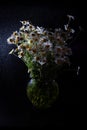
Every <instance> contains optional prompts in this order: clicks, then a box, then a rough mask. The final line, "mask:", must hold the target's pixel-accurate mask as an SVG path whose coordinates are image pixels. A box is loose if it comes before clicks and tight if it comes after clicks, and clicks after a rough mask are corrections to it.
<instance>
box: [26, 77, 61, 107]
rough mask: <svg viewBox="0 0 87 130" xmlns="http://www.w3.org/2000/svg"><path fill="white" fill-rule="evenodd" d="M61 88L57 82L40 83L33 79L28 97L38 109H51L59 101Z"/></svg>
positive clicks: (29, 84)
mask: <svg viewBox="0 0 87 130" xmlns="http://www.w3.org/2000/svg"><path fill="white" fill-rule="evenodd" d="M58 95H59V86H58V83H57V82H56V81H55V80H51V81H48V80H47V81H40V80H36V79H31V80H30V81H29V83H28V86H27V97H28V99H29V100H30V101H31V103H32V104H33V106H35V107H36V108H38V109H47V108H50V107H51V106H52V105H53V104H54V102H55V101H56V100H57V98H58Z"/></svg>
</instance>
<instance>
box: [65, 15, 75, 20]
mask: <svg viewBox="0 0 87 130" xmlns="http://www.w3.org/2000/svg"><path fill="white" fill-rule="evenodd" d="M67 17H68V18H69V19H70V20H71V19H72V20H74V19H75V18H74V16H72V15H67Z"/></svg>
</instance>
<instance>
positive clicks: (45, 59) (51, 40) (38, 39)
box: [7, 15, 75, 108]
mask: <svg viewBox="0 0 87 130" xmlns="http://www.w3.org/2000/svg"><path fill="white" fill-rule="evenodd" d="M67 16H68V18H69V20H68V23H67V24H66V25H64V29H61V28H56V29H54V30H53V31H52V30H48V29H46V28H43V27H39V26H34V25H33V24H31V23H30V22H29V21H21V23H22V27H21V28H20V29H19V31H15V32H13V34H12V35H11V36H10V37H9V38H8V39H7V41H8V43H9V44H15V45H16V49H12V50H11V51H10V52H9V54H14V55H16V56H18V57H19V58H21V59H22V60H23V61H24V63H25V65H26V66H27V67H28V73H29V75H30V78H31V80H30V81H29V83H28V86H27V89H26V90H27V96H28V98H29V99H30V100H31V102H32V103H33V104H34V106H36V107H38V108H47V107H50V106H51V105H52V104H53V102H54V101H55V100H56V99H57V97H58V94H59V87H58V83H57V82H56V77H57V75H58V70H59V69H60V67H62V66H63V65H64V64H67V65H70V55H72V50H71V48H70V47H69V41H70V40H71V39H72V38H73V34H74V32H75V31H74V29H72V28H71V27H70V22H71V20H74V17H73V16H71V15H67Z"/></svg>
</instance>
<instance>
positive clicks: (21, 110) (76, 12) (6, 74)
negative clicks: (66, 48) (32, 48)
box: [0, 1, 87, 127]
mask: <svg viewBox="0 0 87 130" xmlns="http://www.w3.org/2000/svg"><path fill="white" fill-rule="evenodd" d="M84 5H85V4H82V5H80V3H79V4H78V3H77V4H76V3H75V2H73V1H70V2H63V1H61V2H56V3H55V1H54V2H53V1H51V2H50V3H49V2H48V3H46V1H45V2H43V1H42V2H38V3H37V2H30V1H29V2H28V3H27V1H24V3H21V4H20V1H19V3H18V4H17V1H15V2H13V3H12V2H7V3H6V2H3V1H2V2H1V5H0V126H1V127H4V126H9V127H10V126H20V127H21V126H32V127H33V126H35V127H45V126H48V127H50V126H51V127H52V126H53V127H58V126H65V125H67V126H69V125H70V126H75V125H76V126H80V123H81V117H80V115H81V111H80V89H82V86H81V83H82V81H83V79H84V76H83V75H84V72H85V69H86V63H85V60H86V56H87V52H86V50H87V45H86V37H85V30H86V29H85V27H86V24H85V6H84ZM82 6H83V8H84V9H83V10H82ZM67 14H70V15H73V16H75V25H74V26H75V28H76V29H77V30H78V26H82V28H83V31H82V32H81V33H80V34H79V36H78V37H77V39H76V40H75V41H74V42H73V43H72V50H73V57H72V63H73V64H74V65H75V67H77V66H78V65H79V66H80V67H81V69H80V73H79V76H78V77H77V76H76V72H68V73H67V74H66V72H65V73H64V74H63V75H62V76H61V79H62V80H60V84H61V88H60V96H59V100H58V101H57V103H55V104H54V106H53V107H52V108H51V109H50V110H46V111H38V110H36V109H35V108H34V107H33V106H32V104H31V103H30V102H28V100H27V97H26V93H25V86H26V84H27V81H28V75H27V68H26V66H25V65H24V63H23V62H22V61H20V60H19V59H18V58H17V57H15V56H11V55H8V52H9V51H10V50H11V49H12V48H13V47H14V46H13V45H8V44H7V41H6V40H7V38H8V37H9V36H10V35H11V34H12V32H13V31H15V30H18V29H19V27H20V26H21V24H20V20H30V21H31V22H32V23H33V24H34V25H38V26H43V27H46V28H50V27H51V28H55V27H63V24H64V23H65V24H66V22H67V19H66V15H67ZM66 77H67V78H66Z"/></svg>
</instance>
